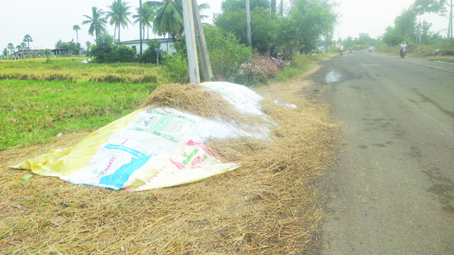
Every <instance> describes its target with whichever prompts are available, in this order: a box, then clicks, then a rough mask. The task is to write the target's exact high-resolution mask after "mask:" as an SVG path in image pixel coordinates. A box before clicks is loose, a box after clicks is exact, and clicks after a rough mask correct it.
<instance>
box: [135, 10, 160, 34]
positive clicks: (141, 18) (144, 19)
mask: <svg viewBox="0 0 454 255" xmlns="http://www.w3.org/2000/svg"><path fill="white" fill-rule="evenodd" d="M136 10H137V14H135V15H132V17H133V18H134V22H133V24H137V23H141V24H142V35H145V27H146V28H147V29H148V28H150V27H152V24H153V21H152V20H153V18H154V15H155V11H154V10H153V9H152V7H150V6H148V5H143V6H142V9H140V8H137V9H136Z"/></svg>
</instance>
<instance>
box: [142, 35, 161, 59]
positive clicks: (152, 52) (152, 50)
mask: <svg viewBox="0 0 454 255" xmlns="http://www.w3.org/2000/svg"><path fill="white" fill-rule="evenodd" d="M147 45H148V49H146V50H145V51H144V53H143V54H142V62H144V63H153V64H157V58H158V53H157V52H156V49H160V48H161V42H160V41H158V40H147ZM162 60H163V58H162V54H159V62H162Z"/></svg>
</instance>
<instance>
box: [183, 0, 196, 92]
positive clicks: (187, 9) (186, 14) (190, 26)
mask: <svg viewBox="0 0 454 255" xmlns="http://www.w3.org/2000/svg"><path fill="white" fill-rule="evenodd" d="M183 19H184V34H185V35H186V48H187V51H188V65H189V80H190V82H191V83H192V84H199V83H200V73H199V61H198V60H197V47H196V41H195V33H194V15H193V14H192V1H191V0H183Z"/></svg>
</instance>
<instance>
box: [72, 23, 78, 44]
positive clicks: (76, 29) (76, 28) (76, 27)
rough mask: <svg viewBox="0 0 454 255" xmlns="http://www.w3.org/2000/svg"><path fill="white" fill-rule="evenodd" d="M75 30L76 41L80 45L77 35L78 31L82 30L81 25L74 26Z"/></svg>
mask: <svg viewBox="0 0 454 255" xmlns="http://www.w3.org/2000/svg"><path fill="white" fill-rule="evenodd" d="M73 30H74V31H76V40H77V43H79V34H78V33H77V31H78V30H80V27H79V25H74V26H73Z"/></svg>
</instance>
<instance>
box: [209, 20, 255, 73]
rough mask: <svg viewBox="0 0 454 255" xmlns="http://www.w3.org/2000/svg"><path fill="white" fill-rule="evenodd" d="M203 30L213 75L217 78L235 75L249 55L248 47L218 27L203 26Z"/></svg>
mask: <svg viewBox="0 0 454 255" xmlns="http://www.w3.org/2000/svg"><path fill="white" fill-rule="evenodd" d="M203 30H204V33H205V39H206V42H207V48H208V53H209V55H210V62H211V68H212V70H213V75H214V76H215V77H216V78H217V79H219V80H223V79H232V78H234V77H235V76H237V75H238V71H239V67H240V65H241V64H242V63H244V62H245V61H246V60H248V59H250V57H251V53H250V51H249V48H247V47H246V46H245V45H244V44H240V43H239V41H238V39H237V38H236V37H235V35H234V34H232V33H228V32H226V31H225V30H223V29H221V28H219V27H216V26H205V27H204V28H203Z"/></svg>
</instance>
